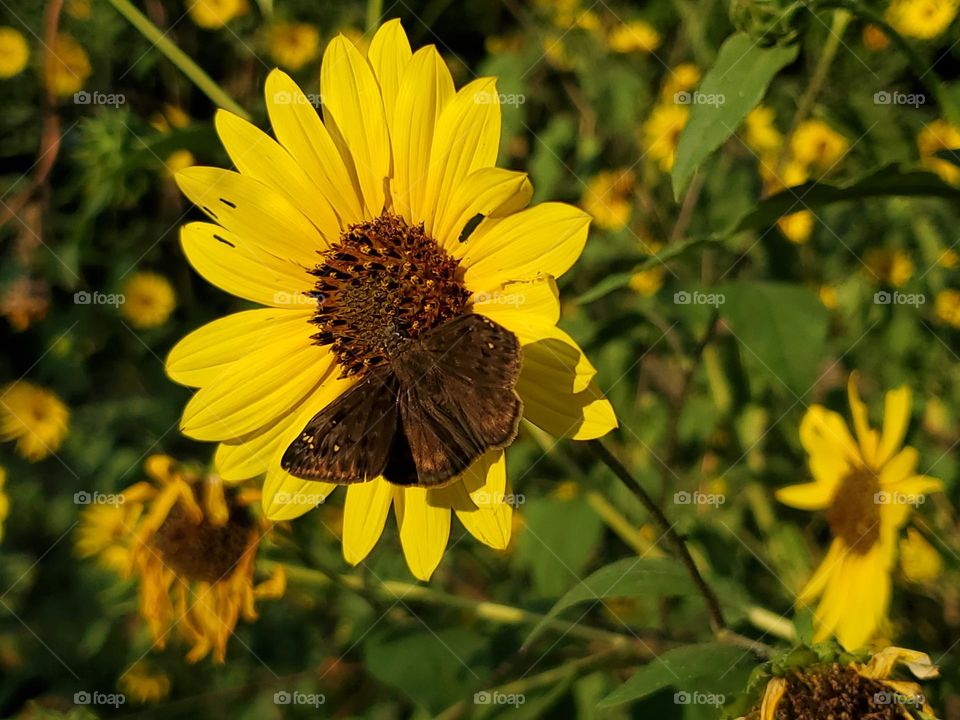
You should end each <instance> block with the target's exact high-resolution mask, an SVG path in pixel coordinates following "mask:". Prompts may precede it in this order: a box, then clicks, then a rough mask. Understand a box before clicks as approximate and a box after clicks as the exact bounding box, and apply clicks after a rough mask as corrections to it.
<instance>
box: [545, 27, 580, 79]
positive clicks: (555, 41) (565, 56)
mask: <svg viewBox="0 0 960 720" xmlns="http://www.w3.org/2000/svg"><path fill="white" fill-rule="evenodd" d="M541 47H542V48H543V56H544V57H545V58H546V59H547V60H548V61H549V62H550V64H551V65H553V66H554V67H555V68H557V69H558V70H572V69H573V68H574V62H573V56H572V55H571V54H570V52H569V50H567V45H566V42H565V41H564V36H563V35H560V34H558V33H547V34H546V35H544V37H543V40H542V44H541Z"/></svg>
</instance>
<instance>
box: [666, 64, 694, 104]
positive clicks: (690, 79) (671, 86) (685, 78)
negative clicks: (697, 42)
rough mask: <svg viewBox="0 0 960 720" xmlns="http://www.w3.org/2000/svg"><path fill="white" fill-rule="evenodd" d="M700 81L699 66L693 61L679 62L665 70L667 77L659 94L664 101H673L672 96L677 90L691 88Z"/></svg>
mask: <svg viewBox="0 0 960 720" xmlns="http://www.w3.org/2000/svg"><path fill="white" fill-rule="evenodd" d="M699 82H700V68H698V67H697V66H696V65H694V64H693V63H680V64H679V65H677V66H676V67H675V68H673V69H671V70H668V71H667V79H666V80H664V82H663V89H662V90H661V96H662V98H663V100H664V101H665V102H673V96H674V95H676V94H677V93H678V92H688V91H690V90H693V89H694V88H695V87H696V86H697V85H698V84H699Z"/></svg>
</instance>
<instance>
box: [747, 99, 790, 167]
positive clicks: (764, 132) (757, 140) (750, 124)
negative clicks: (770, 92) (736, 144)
mask: <svg viewBox="0 0 960 720" xmlns="http://www.w3.org/2000/svg"><path fill="white" fill-rule="evenodd" d="M743 141H744V142H745V143H746V145H747V147H748V148H750V149H751V150H753V151H754V152H755V153H757V155H760V156H772V155H773V153H774V152H775V151H777V150H779V149H780V146H781V145H782V144H783V135H781V134H780V131H779V130H777V125H776V114H775V113H774V111H773V108H769V107H764V106H763V105H759V106H757V107H755V108H754V109H753V110H751V111H750V113H749V114H748V115H747V117H746V120H744V124H743ZM774 162H775V161H774Z"/></svg>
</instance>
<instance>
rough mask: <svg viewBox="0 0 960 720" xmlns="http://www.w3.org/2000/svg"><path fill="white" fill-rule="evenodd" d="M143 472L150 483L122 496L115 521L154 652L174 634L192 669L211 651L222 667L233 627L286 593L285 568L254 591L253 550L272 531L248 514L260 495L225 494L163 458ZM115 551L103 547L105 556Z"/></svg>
mask: <svg viewBox="0 0 960 720" xmlns="http://www.w3.org/2000/svg"><path fill="white" fill-rule="evenodd" d="M146 471H147V474H148V476H149V477H150V481H142V482H139V483H136V484H134V485H132V486H131V487H129V488H127V489H126V490H125V491H124V492H123V495H122V497H123V503H122V504H121V505H120V506H119V507H120V508H122V509H123V512H124V514H123V515H121V516H117V517H119V518H122V523H123V527H124V529H125V530H126V537H125V538H124V540H122V541H120V543H121V546H123V547H125V548H126V552H127V553H128V560H129V562H128V565H127V568H126V571H127V573H128V574H132V575H133V576H134V577H136V579H137V581H138V584H139V593H140V615H141V616H142V617H143V619H144V620H145V621H146V623H147V627H148V629H149V631H150V634H151V636H152V638H153V641H154V643H155V645H156V647H158V648H163V647H164V646H165V645H166V640H167V637H168V636H169V635H170V634H171V632H175V633H176V634H177V635H179V636H180V637H181V638H182V639H183V640H185V641H186V642H188V643H190V644H191V646H192V647H191V649H190V651H189V652H188V653H187V660H188V661H189V662H197V661H198V660H201V659H203V658H204V657H206V656H207V655H208V654H210V653H211V652H212V653H213V658H214V660H215V661H216V662H218V663H220V662H223V661H224V658H225V655H226V648H227V640H228V639H229V637H230V635H231V634H233V631H234V628H235V627H236V625H237V622H238V620H239V619H240V618H243V619H244V620H246V621H247V622H251V621H253V620H255V619H256V618H257V613H256V609H255V601H256V600H257V599H261V598H277V597H281V596H282V595H283V593H284V591H285V588H286V578H285V575H284V573H283V571H282V569H278V570H277V571H275V573H274V574H273V575H272V576H271V577H270V578H268V579H267V580H264V581H263V582H261V583H260V584H254V561H255V559H256V555H257V550H258V548H259V546H260V542H261V540H262V538H263V537H264V535H265V534H266V532H267V531H268V530H269V527H270V523H269V522H267V521H266V520H265V519H263V518H262V516H258V515H256V514H255V513H254V512H253V511H252V509H251V507H250V506H251V503H255V502H256V501H257V499H259V493H258V492H249V491H241V490H236V489H232V488H231V489H225V488H224V486H223V482H222V481H221V480H220V478H219V476H217V475H213V474H208V475H201V474H199V473H196V472H193V471H191V470H189V469H188V468H185V467H182V466H180V465H178V464H177V463H176V462H174V461H173V460H172V459H171V458H169V457H166V456H163V455H154V456H152V457H150V458H148V460H147V464H146ZM116 544H117V543H116V541H114V542H104V549H105V550H107V551H109V550H110V549H111V548H112V547H114V546H115V545H116ZM114 561H115V559H114ZM106 562H107V563H108V564H112V562H111V559H109V558H108V559H107V560H106Z"/></svg>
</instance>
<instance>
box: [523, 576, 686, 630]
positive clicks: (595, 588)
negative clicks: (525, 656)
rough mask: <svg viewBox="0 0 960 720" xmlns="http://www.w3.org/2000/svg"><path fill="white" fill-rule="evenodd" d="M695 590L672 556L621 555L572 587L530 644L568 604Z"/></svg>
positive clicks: (673, 593) (540, 623)
mask: <svg viewBox="0 0 960 720" xmlns="http://www.w3.org/2000/svg"><path fill="white" fill-rule="evenodd" d="M695 592H696V588H695V587H694V586H693V582H692V581H691V580H690V576H689V575H688V574H687V572H686V571H685V570H684V568H683V566H682V565H681V564H680V563H679V562H677V561H676V560H674V559H672V558H632V557H631V558H624V559H623V560H618V561H617V562H615V563H611V564H610V565H606V566H604V567H602V568H600V569H599V570H597V571H596V572H594V573H591V574H590V575H589V577H587V578H586V579H584V580H583V581H582V582H580V583H578V584H577V585H575V586H574V587H573V588H571V589H570V590H569V591H568V592H567V594H566V595H564V596H563V597H562V598H560V600H558V601H557V604H556V605H554V606H553V607H552V608H551V609H550V612H549V613H547V615H546V617H545V618H544V619H543V620H541V621H540V622H539V623H538V624H537V626H536V627H535V628H534V629H533V632H531V633H530V635H529V636H528V637H527V640H526V642H525V643H524V645H529V644H530V643H532V642H533V641H534V640H535V639H536V638H537V637H538V636H539V635H540V633H541V632H542V631H543V628H544V626H545V625H546V623H547V622H548V621H549V620H551V619H553V618H555V617H557V615H559V614H560V613H561V612H563V611H564V610H566V609H567V608H569V607H572V606H574V605H577V604H578V603H582V602H585V601H587V600H596V599H598V598H608V597H647V598H649V597H678V596H681V595H688V594H692V593H695Z"/></svg>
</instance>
